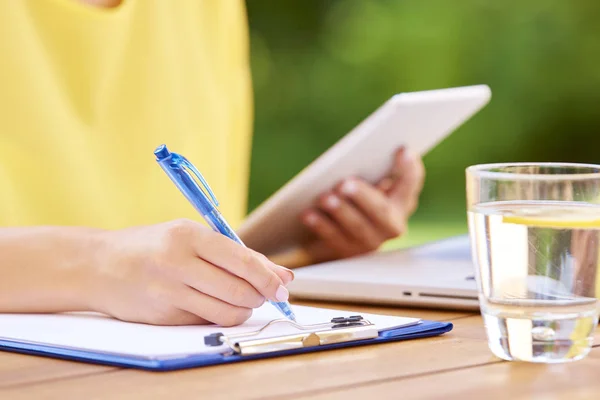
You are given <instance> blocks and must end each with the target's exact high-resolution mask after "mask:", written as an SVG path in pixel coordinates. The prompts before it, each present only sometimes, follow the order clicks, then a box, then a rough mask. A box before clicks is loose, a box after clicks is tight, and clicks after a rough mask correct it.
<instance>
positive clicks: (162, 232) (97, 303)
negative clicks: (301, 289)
mask: <svg viewBox="0 0 600 400" xmlns="http://www.w3.org/2000/svg"><path fill="white" fill-rule="evenodd" d="M100 237H101V240H100V242H99V243H100V245H99V247H98V248H97V249H96V251H95V257H94V258H95V259H94V262H93V265H94V267H93V268H92V269H93V274H92V279H91V282H90V287H91V290H90V293H89V297H90V308H91V309H93V310H95V311H99V312H103V313H106V314H108V315H111V316H113V317H115V318H118V319H121V320H126V321H133V322H142V323H149V324H159V325H185V324H206V323H215V324H219V325H222V326H231V325H237V324H240V323H242V322H244V321H246V320H247V319H248V318H249V317H250V316H251V315H252V309H253V308H257V307H260V306H261V305H262V304H263V303H264V302H265V299H271V300H275V301H287V299H288V296H289V294H288V291H287V289H286V288H285V285H287V284H288V283H289V282H290V281H291V280H292V279H293V277H294V276H293V273H292V272H291V271H290V270H288V269H287V268H284V267H280V266H278V265H275V264H273V263H272V262H271V261H269V260H268V259H267V258H266V257H265V256H263V255H261V254H259V253H256V252H255V251H253V250H250V249H248V248H245V247H243V246H241V245H239V244H237V243H236V242H234V241H233V240H231V239H229V238H227V237H225V236H223V235H222V234H220V233H216V232H214V231H212V230H210V229H209V228H207V227H205V226H203V225H201V224H199V223H195V222H192V221H187V220H179V221H173V222H168V223H164V224H159V225H153V226H145V227H136V228H129V229H124V230H120V231H111V232H103V233H101V234H100Z"/></svg>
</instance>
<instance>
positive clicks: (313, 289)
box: [289, 235, 479, 310]
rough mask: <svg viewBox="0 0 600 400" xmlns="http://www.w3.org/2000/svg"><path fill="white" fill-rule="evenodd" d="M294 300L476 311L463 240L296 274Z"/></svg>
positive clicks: (471, 270) (466, 242)
mask: <svg viewBox="0 0 600 400" xmlns="http://www.w3.org/2000/svg"><path fill="white" fill-rule="evenodd" d="M295 274H296V279H295V280H294V281H293V282H292V283H291V284H290V286H289V289H290V293H291V294H292V295H293V296H294V297H295V298H301V299H311V300H325V301H344V302H355V303H356V302H358V303H369V304H390V305H400V306H419V307H431V308H449V309H467V310H477V309H479V302H478V298H477V287H476V283H475V277H474V266H473V263H472V261H471V250H470V245H469V238H468V236H466V235H465V236H457V237H453V238H449V239H445V240H441V241H437V242H433V243H428V244H426V245H422V246H418V247H412V248H408V249H402V250H393V251H384V252H379V253H374V254H369V255H366V256H360V257H354V258H350V259H345V260H338V261H333V262H328V263H322V264H317V265H313V266H309V267H304V268H300V269H297V270H295Z"/></svg>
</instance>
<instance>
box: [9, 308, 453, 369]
mask: <svg viewBox="0 0 600 400" xmlns="http://www.w3.org/2000/svg"><path fill="white" fill-rule="evenodd" d="M452 328H453V325H452V323H450V322H436V321H427V320H421V321H420V322H419V323H417V324H414V325H409V326H405V327H401V328H396V329H390V330H385V331H382V332H379V335H378V337H375V338H371V339H365V340H354V341H348V342H342V343H332V344H324V345H318V346H309V347H302V348H297V349H290V350H284V351H272V352H268V353H263V354H252V355H240V354H235V353H226V354H218V353H216V354H195V355H185V356H181V355H179V356H177V357H164V358H163V357H152V358H151V357H138V356H130V355H122V354H114V353H106V352H99V351H88V350H81V349H75V348H66V347H57V346H51V345H45V344H39V343H29V342H19V341H13V340H7V339H0V350H3V351H10V352H16V353H23V354H30V355H38V356H46V357H52V358H59V359H65V360H72V361H80V362H86V363H94V364H102V365H112V366H118V367H126V368H137V369H144V370H150V371H173V370H179V369H187V368H197V367H206V366H212V365H220V364H230V363H235V362H242V361H252V360H258V359H264V358H271V357H282V356H291V355H295V354H303V353H312V352H317V351H326V350H334V349H340V348H346V347H356V346H365V345H374V344H379V343H387V342H394V341H402V340H409V339H419V338H427V337H432V336H438V335H441V334H444V333H446V332H449V331H451V330H452ZM199 340H200V338H199Z"/></svg>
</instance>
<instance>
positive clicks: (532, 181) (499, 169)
mask: <svg viewBox="0 0 600 400" xmlns="http://www.w3.org/2000/svg"><path fill="white" fill-rule="evenodd" d="M466 178H467V203H468V213H467V214H468V222H469V234H470V238H471V248H472V256H473V261H474V264H475V266H476V279H477V285H478V289H479V303H480V306H481V313H482V316H483V318H484V322H485V328H486V332H487V337H488V343H489V347H490V349H491V350H492V352H493V353H494V354H495V355H496V356H498V357H500V358H503V359H505V360H519V361H529V362H542V363H558V362H566V361H574V360H578V359H581V358H583V357H585V356H586V355H587V354H588V353H589V351H590V349H591V346H592V343H593V336H594V330H595V329H596V325H597V323H598V301H597V299H596V297H597V295H598V294H599V292H598V291H599V290H600V285H599V284H600V272H599V271H598V263H599V257H600V251H599V249H600V165H589V164H572V163H511V164H484V165H475V166H471V167H469V168H467V170H466Z"/></svg>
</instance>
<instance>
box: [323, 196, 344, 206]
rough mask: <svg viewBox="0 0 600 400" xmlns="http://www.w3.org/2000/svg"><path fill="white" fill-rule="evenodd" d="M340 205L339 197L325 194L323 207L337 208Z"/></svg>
mask: <svg viewBox="0 0 600 400" xmlns="http://www.w3.org/2000/svg"><path fill="white" fill-rule="evenodd" d="M339 205H340V199H338V197H337V196H335V195H333V194H331V195H329V196H327V198H326V199H325V207H327V208H330V209H332V210H333V209H335V208H338V207H339Z"/></svg>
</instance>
